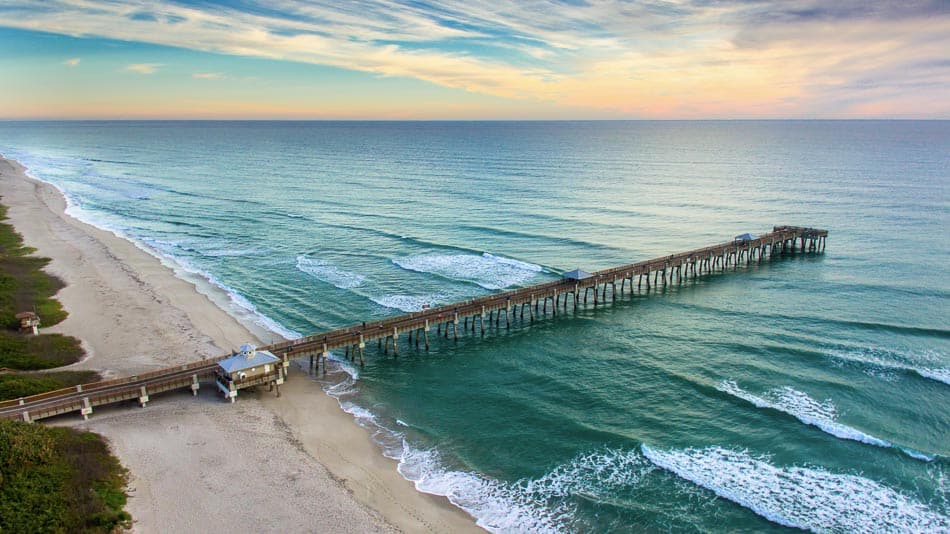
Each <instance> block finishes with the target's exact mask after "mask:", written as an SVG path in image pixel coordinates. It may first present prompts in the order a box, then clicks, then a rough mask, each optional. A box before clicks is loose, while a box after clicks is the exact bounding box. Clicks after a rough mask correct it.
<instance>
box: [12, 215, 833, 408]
mask: <svg viewBox="0 0 950 534" xmlns="http://www.w3.org/2000/svg"><path fill="white" fill-rule="evenodd" d="M827 236H828V231H827V230H820V229H816V228H804V227H798V226H776V227H775V228H773V230H772V231H771V232H769V233H766V234H763V235H760V236H757V237H751V236H747V237H748V238H736V239H734V240H731V241H727V242H724V243H719V244H717V245H712V246H708V247H703V248H699V249H695V250H690V251H687V252H681V253H678V254H670V255H669V256H663V257H660V258H654V259H651V260H646V261H641V262H637V263H633V264H629V265H624V266H621V267H614V268H611V269H605V270H602V271H597V272H594V273H589V276H585V277H578V278H562V279H560V280H556V281H552V282H547V283H543V284H538V285H533V286H530V287H524V288H520V289H513V290H510V291H504V292H501V293H495V294H492V295H487V296H484V297H479V298H475V299H469V300H466V301H462V302H456V303H452V304H447V305H444V306H438V307H435V308H430V309H425V310H422V311H418V312H411V313H406V314H403V315H398V316H395V317H390V318H387V319H382V320H379V321H373V322H364V323H361V324H359V325H355V326H350V327H347V328H340V329H337V330H331V331H328V332H323V333H320V334H316V335H311V336H306V337H301V338H298V339H294V340H291V341H286V342H282V343H275V344H273V345H269V346H266V347H261V349H262V350H267V351H270V352H271V353H273V354H275V355H277V356H279V357H281V358H282V359H283V362H284V365H285V366H286V365H287V362H288V361H289V360H291V359H296V358H301V357H308V358H309V364H310V367H311V368H319V365H320V362H321V361H322V362H323V365H324V370H325V369H326V359H327V356H328V355H329V353H330V351H331V350H334V349H343V350H344V353H345V355H346V356H347V357H349V358H350V359H353V360H356V359H358V360H359V362H360V363H361V364H362V363H363V362H364V360H365V351H366V346H367V344H368V343H371V342H373V341H376V345H377V348H378V349H380V350H381V351H382V352H383V353H384V354H389V352H390V351H391V352H392V354H393V357H397V356H398V354H399V344H400V340H401V339H404V340H406V343H407V344H408V345H409V346H415V347H420V346H424V347H425V348H426V349H428V348H429V345H430V341H431V340H430V334H432V332H433V330H434V331H435V334H436V335H437V336H442V337H445V338H448V337H449V336H450V335H451V336H452V338H453V339H458V337H459V335H461V334H464V333H466V332H468V333H481V334H484V333H485V330H486V328H489V327H491V326H492V325H494V326H495V327H496V328H500V327H502V326H504V327H505V328H510V326H511V324H512V323H513V321H515V320H518V321H525V320H527V321H534V320H536V319H539V318H542V317H545V316H547V315H552V316H554V315H557V313H558V310H559V309H561V310H567V309H569V307H573V308H577V307H578V306H580V305H581V304H582V303H583V304H587V303H589V302H592V303H593V304H594V305H595V306H596V305H599V304H601V303H606V302H608V301H612V300H614V299H616V298H617V297H618V296H620V295H622V294H623V292H624V291H630V292H631V293H632V292H634V291H642V290H643V289H646V290H651V289H654V288H657V287H661V286H665V285H669V284H672V283H674V282H679V281H682V280H684V279H688V278H696V277H699V276H703V275H705V274H709V273H712V272H717V271H724V270H726V269H727V268H729V267H733V268H738V266H739V265H742V264H746V265H748V264H750V263H752V262H761V261H763V260H764V259H765V258H767V257H774V256H778V255H781V254H791V253H796V252H821V251H824V249H825V241H826V238H827ZM634 284H636V285H634ZM608 289H609V291H608ZM229 356H230V354H225V355H223V356H220V357H217V358H211V359H207V360H201V361H198V362H195V363H192V364H187V365H179V366H175V367H170V368H167V369H161V370H158V371H152V372H149V373H146V374H143V375H138V376H133V377H128V378H120V379H115V380H107V381H103V382H97V383H93V384H85V385H81V386H76V387H74V388H68V389H61V390H57V391H51V392H48V393H43V394H40V395H34V396H31V397H25V398H22V399H17V400H12V401H4V402H0V417H4V418H9V419H21V420H24V421H34V420H37V419H41V418H44V417H51V416H54V415H58V414H62V413H68V412H74V411H78V412H80V413H81V414H82V415H83V416H85V417H88V415H89V414H90V413H92V409H93V407H94V406H101V405H105V404H112V403H115V402H120V401H125V400H138V402H139V403H140V404H141V405H142V406H143V407H144V406H145V403H146V402H147V401H148V399H149V395H150V394H155V393H160V392H162V391H168V390H171V389H178V388H184V387H188V388H191V390H192V391H193V393H195V394H197V391H198V388H199V385H200V383H201V381H202V380H204V379H207V378H210V377H211V376H212V375H213V373H214V369H215V367H216V366H217V362H219V361H221V360H223V359H224V358H228V357H229Z"/></svg>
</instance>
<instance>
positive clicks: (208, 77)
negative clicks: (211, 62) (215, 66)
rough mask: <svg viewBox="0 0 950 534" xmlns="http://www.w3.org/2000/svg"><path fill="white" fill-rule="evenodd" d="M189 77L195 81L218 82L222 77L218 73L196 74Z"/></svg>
mask: <svg viewBox="0 0 950 534" xmlns="http://www.w3.org/2000/svg"><path fill="white" fill-rule="evenodd" d="M191 77H192V78H195V79H197V80H220V79H221V78H224V75H223V74H221V73H220V72H196V73H194V74H192V75H191Z"/></svg>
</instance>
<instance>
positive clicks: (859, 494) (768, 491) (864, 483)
mask: <svg viewBox="0 0 950 534" xmlns="http://www.w3.org/2000/svg"><path fill="white" fill-rule="evenodd" d="M641 449H642V450H643V454H644V455H645V456H646V457H647V458H648V459H649V460H650V461H651V462H653V463H654V464H656V465H657V466H659V467H662V468H663V469H666V470H667V471H670V472H672V473H674V474H676V475H677V476H680V477H682V478H684V479H686V480H689V481H690V482H693V483H694V484H697V485H699V486H702V487H704V488H706V489H708V490H710V491H712V492H714V493H715V494H716V495H718V496H720V497H722V498H724V499H728V500H730V501H732V502H735V503H737V504H739V505H741V506H744V507H746V508H748V509H750V510H752V511H753V512H755V513H757V514H759V515H760V516H762V517H764V518H766V519H768V520H769V521H772V522H775V523H778V524H781V525H785V526H788V527H796V528H802V529H808V530H811V531H814V532H867V533H879V532H941V531H943V532H945V531H948V530H950V518H948V517H947V516H946V515H944V514H942V513H940V512H938V511H936V510H933V509H932V508H930V507H929V506H927V505H926V504H923V503H921V502H919V501H917V500H915V499H913V498H911V497H908V496H906V495H904V494H902V493H900V492H898V491H895V490H893V489H891V488H889V487H887V486H884V485H882V484H880V483H878V482H875V481H873V480H870V479H867V478H864V477H860V476H855V475H845V474H838V473H831V472H828V471H825V470H824V469H820V468H806V467H777V466H774V465H772V464H770V463H769V462H768V461H767V460H768V459H767V458H756V457H753V456H751V455H750V454H749V453H748V452H746V451H733V450H729V449H723V448H720V447H708V448H705V449H695V448H688V449H683V450H666V451H661V450H658V449H653V448H652V447H650V446H648V445H646V444H643V445H642V446H641Z"/></svg>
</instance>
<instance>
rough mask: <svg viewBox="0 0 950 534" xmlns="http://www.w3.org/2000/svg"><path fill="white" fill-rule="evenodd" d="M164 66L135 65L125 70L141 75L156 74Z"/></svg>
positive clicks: (157, 64)
mask: <svg viewBox="0 0 950 534" xmlns="http://www.w3.org/2000/svg"><path fill="white" fill-rule="evenodd" d="M162 66H163V65H162V64H161V63H133V64H132V65H128V66H126V67H125V70H127V71H130V72H137V73H139V74H155V71H157V70H158V69H159V68H160V67H162Z"/></svg>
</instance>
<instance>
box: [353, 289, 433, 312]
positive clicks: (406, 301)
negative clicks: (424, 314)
mask: <svg viewBox="0 0 950 534" xmlns="http://www.w3.org/2000/svg"><path fill="white" fill-rule="evenodd" d="M369 299H370V300H372V301H373V302H375V303H376V304H379V305H380V306H385V307H387V308H393V309H396V310H402V311H404V312H417V311H421V310H423V309H425V307H426V306H438V305H439V304H440V303H443V302H446V301H447V300H448V298H447V297H446V295H443V294H441V293H435V294H432V295H386V296H384V297H370V298H369Z"/></svg>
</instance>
